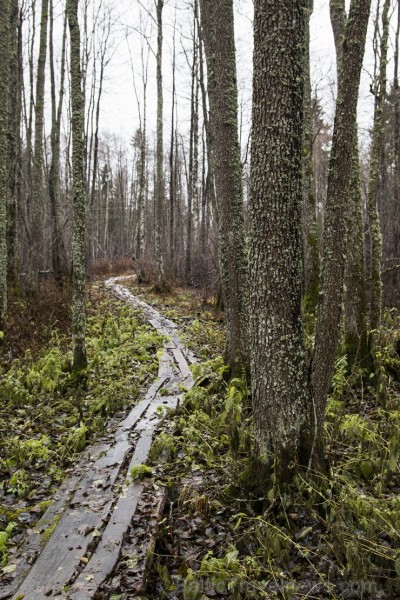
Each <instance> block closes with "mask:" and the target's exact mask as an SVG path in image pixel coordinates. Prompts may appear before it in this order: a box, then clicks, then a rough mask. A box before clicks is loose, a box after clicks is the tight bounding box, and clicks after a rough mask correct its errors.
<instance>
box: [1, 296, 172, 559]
mask: <svg viewBox="0 0 400 600" xmlns="http://www.w3.org/2000/svg"><path fill="white" fill-rule="evenodd" d="M162 341H163V338H162V336H160V335H159V334H157V333H156V332H155V331H154V330H153V328H151V327H150V326H149V325H147V324H144V323H143V322H142V318H141V314H140V312H133V311H132V309H131V308H129V307H127V306H124V305H122V304H120V303H119V302H117V301H114V300H111V299H110V298H109V297H108V296H107V295H106V294H105V293H103V292H101V290H99V289H97V288H96V290H94V291H93V290H92V291H91V302H90V305H89V307H88V323H87V354H88V367H87V370H86V371H85V373H84V374H83V377H82V375H81V376H80V378H79V379H77V378H76V376H75V375H74V373H73V371H72V368H71V362H72V360H71V354H70V352H69V351H66V350H65V348H68V346H69V344H68V343H66V339H65V336H64V335H62V334H61V333H60V332H59V331H57V330H54V331H53V335H52V339H51V342H50V343H49V344H48V345H47V346H46V347H45V348H43V349H42V350H41V351H40V352H39V353H37V354H35V356H33V355H32V354H31V353H30V352H29V351H28V352H26V353H25V355H24V357H23V358H20V359H17V360H15V361H14V362H13V363H12V364H11V366H10V367H9V368H6V367H5V366H3V367H2V372H1V379H0V405H1V409H0V561H1V562H2V564H3V566H4V565H5V563H6V561H7V548H8V547H9V546H10V544H12V539H13V535H14V534H15V532H16V531H17V532H18V534H19V535H20V534H21V528H22V529H23V528H24V527H26V526H31V525H32V523H34V522H35V521H36V520H37V519H38V518H39V517H40V515H41V514H42V512H43V511H44V506H41V504H40V503H41V502H42V501H43V499H47V498H48V497H50V496H51V494H52V493H53V491H54V490H55V489H56V488H57V486H58V485H59V483H60V482H61V480H62V479H63V478H64V476H65V472H66V470H68V468H69V467H71V465H73V463H74V461H75V460H76V459H77V457H78V453H79V452H80V451H82V450H83V449H84V448H85V447H86V446H87V444H88V443H89V442H90V441H91V440H92V439H93V438H94V437H95V436H97V435H100V434H102V433H103V432H104V430H105V427H106V424H107V422H108V419H109V418H110V417H111V416H113V415H114V414H115V413H121V416H122V415H123V411H124V409H126V408H127V407H128V406H130V405H132V404H134V403H135V402H136V400H137V398H138V396H139V393H140V391H141V390H142V389H143V387H144V386H146V385H147V383H148V381H149V379H150V378H152V377H154V376H155V375H156V373H157V368H158V361H157V358H156V353H157V350H158V349H159V348H160V346H161V345H162ZM11 523H14V524H15V523H17V524H18V527H16V526H13V527H12V526H11ZM6 535H7V537H6Z"/></svg>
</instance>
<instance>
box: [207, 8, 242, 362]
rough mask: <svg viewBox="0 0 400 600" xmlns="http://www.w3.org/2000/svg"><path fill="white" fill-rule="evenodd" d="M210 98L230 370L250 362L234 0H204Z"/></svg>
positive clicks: (227, 354) (221, 272) (220, 256)
mask: <svg viewBox="0 0 400 600" xmlns="http://www.w3.org/2000/svg"><path fill="white" fill-rule="evenodd" d="M200 7H201V24H202V28H203V38H204V43H205V53H206V61H207V71H208V90H209V101H210V124H211V130H212V144H213V153H214V154H213V156H214V160H213V161H212V164H213V167H214V169H215V186H216V196H217V202H216V204H217V220H218V238H219V239H218V246H219V262H220V274H221V284H222V293H223V298H224V306H225V317H226V325H227V351H226V359H227V362H228V364H229V366H230V367H231V369H232V371H235V370H240V369H241V368H243V367H246V368H247V366H248V363H249V355H248V259H247V248H246V236H245V229H244V214H243V188H242V166H241V160H240V148H239V135H238V96H237V80H236V56H235V37H234V20H233V1H232V0H220V1H219V2H215V1H214V0H201V2H200Z"/></svg>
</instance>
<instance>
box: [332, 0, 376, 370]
mask: <svg viewBox="0 0 400 600" xmlns="http://www.w3.org/2000/svg"><path fill="white" fill-rule="evenodd" d="M330 13H331V24H332V29H333V33H334V39H335V49H336V75H337V83H338V90H339V89H340V86H341V73H342V70H341V69H342V64H341V61H342V57H343V42H344V39H345V34H346V24H347V14H346V9H345V3H344V1H343V0H331V2H330ZM353 146H354V147H353V160H352V175H351V183H350V190H349V206H348V214H347V260H346V266H345V275H344V284H345V296H344V308H345V312H344V328H345V343H346V351H347V356H348V360H349V364H350V366H351V365H352V364H353V363H354V362H355V361H364V360H365V358H366V356H367V355H368V347H367V319H366V299H365V241H364V238H365V236H364V222H363V205H362V193H361V171H360V159H359V151H358V132H357V128H356V133H355V136H354V143H353Z"/></svg>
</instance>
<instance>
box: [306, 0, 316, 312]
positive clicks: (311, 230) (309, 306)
mask: <svg viewBox="0 0 400 600" xmlns="http://www.w3.org/2000/svg"><path fill="white" fill-rule="evenodd" d="M313 4H314V0H307V3H306V10H307V12H306V38H305V67H304V131H303V217H302V231H303V248H304V291H303V294H304V300H305V309H306V311H307V312H309V313H314V312H315V310H316V308H317V303H318V290H319V241H318V230H317V210H316V199H315V184H314V173H313V141H314V135H313V117H312V100H311V76H310V17H311V14H312V11H313Z"/></svg>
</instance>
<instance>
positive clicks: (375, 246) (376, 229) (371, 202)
mask: <svg viewBox="0 0 400 600" xmlns="http://www.w3.org/2000/svg"><path fill="white" fill-rule="evenodd" d="M389 8H390V0H385V4H384V6H383V12H382V34H381V40H380V58H379V70H378V72H379V74H378V79H377V82H376V84H375V86H374V89H373V93H374V95H375V112H374V126H373V130H372V148H371V157H370V170H369V185H368V222H369V235H370V243H371V308H370V329H371V330H372V331H376V330H377V329H378V328H379V326H380V322H381V311H382V233H381V225H380V220H379V212H378V196H379V185H380V172H381V155H382V147H383V139H384V121H383V109H384V102H385V98H386V66H387V52H388V40H389ZM378 18H379V15H377V19H378Z"/></svg>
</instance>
